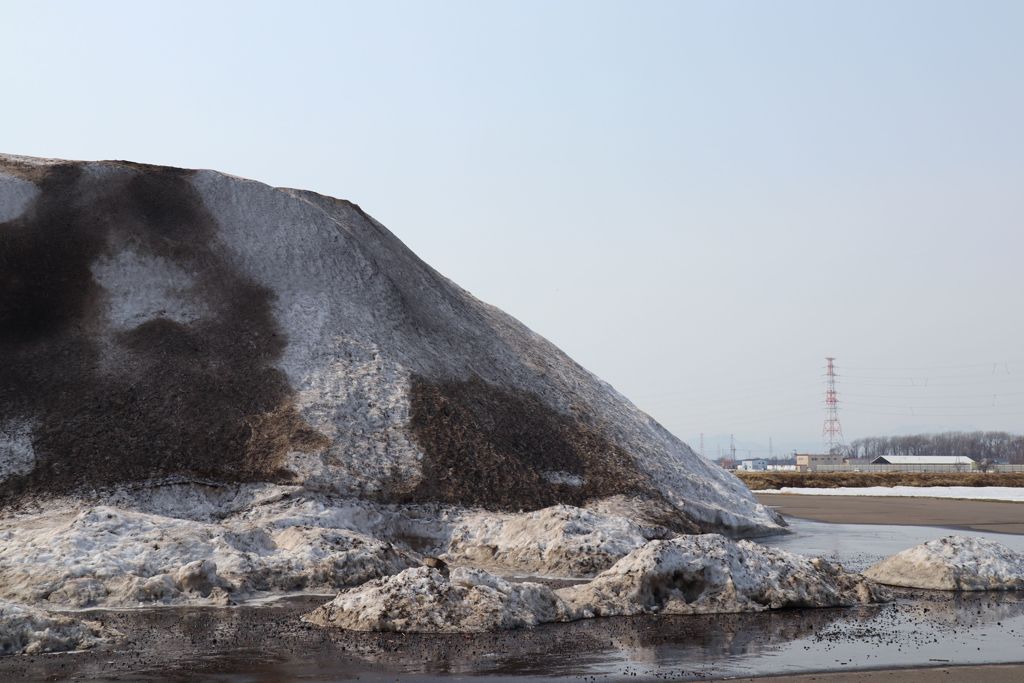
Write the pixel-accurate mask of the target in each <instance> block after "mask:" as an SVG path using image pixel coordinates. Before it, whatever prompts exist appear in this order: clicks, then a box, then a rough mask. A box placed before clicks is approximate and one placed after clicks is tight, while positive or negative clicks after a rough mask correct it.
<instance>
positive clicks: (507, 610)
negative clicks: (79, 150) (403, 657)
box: [305, 534, 889, 632]
mask: <svg viewBox="0 0 1024 683" xmlns="http://www.w3.org/2000/svg"><path fill="white" fill-rule="evenodd" d="M888 599H889V597H888V594H887V592H886V591H885V590H884V589H882V588H880V587H879V586H877V585H874V584H873V583H871V582H870V581H867V580H865V579H864V578H863V577H861V576H860V575H857V574H850V573H847V572H845V571H843V569H842V568H841V567H839V566H836V565H833V564H830V563H828V562H826V561H824V560H821V559H817V558H815V559H808V558H805V557H801V556H799V555H794V554H792V553H788V552H785V551H782V550H776V549H772V548H767V547H764V546H761V545H758V544H755V543H751V542H749V541H740V542H738V543H737V542H735V541H732V540H729V539H727V538H725V537H723V536H721V535H718V534H705V535H693V536H678V537H676V538H673V539H671V540H665V541H652V542H650V543H647V544H646V545H644V546H642V547H641V548H639V549H637V550H635V551H633V552H632V553H630V554H629V555H627V556H626V557H624V558H623V559H621V560H619V561H618V562H617V563H616V564H615V565H613V566H612V567H611V568H609V569H608V570H606V571H604V572H602V573H600V574H598V575H597V576H596V577H595V578H594V579H593V580H591V581H589V582H587V583H584V584H581V585H574V586H569V587H566V588H560V589H551V588H549V587H548V586H546V585H542V584H539V583H532V582H522V583H515V582H510V581H507V580H504V579H501V578H499V577H496V576H493V575H492V574H489V573H487V572H485V571H483V570H480V569H468V568H455V569H452V570H451V571H450V572H446V571H445V570H443V569H441V570H439V569H434V568H428V567H417V568H414V569H407V570H405V571H403V572H401V573H399V574H397V575H395V576H391V577H387V578H383V579H377V580H374V581H370V582H368V583H366V584H364V585H362V586H359V587H358V588H352V589H349V590H346V591H343V592H342V593H341V594H339V595H338V597H336V598H335V599H334V600H333V601H331V602H330V603H328V604H326V605H324V606H322V607H319V608H317V609H316V610H314V611H313V612H311V613H310V614H308V615H307V616H306V617H305V619H306V620H307V621H309V622H310V623H313V624H317V625H321V626H329V627H335V628H343V629H349V630H356V631H410V632H474V631H488V630H499V629H512V628H523V627H530V626H536V625H537V624H542V623H547V622H564V621H574V620H578V619H588V618H593V617H610V616H621V615H638V614H674V615H675V614H678V615H684V614H712V613H723V612H760V611H764V610H769V609H782V608H786V607H837V606H851V605H857V604H865V603H873V602H881V601H885V600H888Z"/></svg>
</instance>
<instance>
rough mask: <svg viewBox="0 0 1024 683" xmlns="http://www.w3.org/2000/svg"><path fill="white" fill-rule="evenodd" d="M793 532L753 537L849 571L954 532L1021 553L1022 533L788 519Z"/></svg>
mask: <svg viewBox="0 0 1024 683" xmlns="http://www.w3.org/2000/svg"><path fill="white" fill-rule="evenodd" d="M787 521H788V522H789V524H790V527H789V528H790V530H792V532H793V533H791V534H787V535H783V536H771V537H768V538H762V539H757V540H758V542H759V543H763V544H765V545H770V546H774V547H776V548H782V549H784V550H788V551H790V552H794V553H799V554H801V555H816V556H820V557H824V558H826V559H829V560H834V561H837V562H839V563H841V564H842V565H843V566H844V567H846V568H847V569H849V570H851V571H863V570H864V569H867V568H868V567H869V566H871V565H872V564H874V563H875V562H878V561H879V560H882V559H884V558H886V557H889V556H890V555H895V554H896V553H898V552H900V551H901V550H906V549H907V548H910V547H913V546H915V545H918V544H919V543H924V542H925V541H931V540H933V539H936V538H942V537H943V536H949V535H951V534H957V535H960V536H971V537H974V538H988V539H991V540H993V541H997V542H999V543H1002V544H1003V545H1005V546H1007V547H1009V548H1011V549H1013V550H1016V551H1018V552H1024V535H1020V534H997V533H992V532H987V531H972V530H967V529H944V528H941V527H933V526H883V525H880V524H831V523H828V522H813V521H810V520H805V519H796V518H789V519H788V520H787Z"/></svg>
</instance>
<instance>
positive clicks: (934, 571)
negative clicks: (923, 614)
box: [864, 536, 1024, 591]
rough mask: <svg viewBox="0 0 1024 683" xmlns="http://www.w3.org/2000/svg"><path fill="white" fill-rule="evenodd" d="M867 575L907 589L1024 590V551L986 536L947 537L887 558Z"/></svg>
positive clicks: (869, 570)
mask: <svg viewBox="0 0 1024 683" xmlns="http://www.w3.org/2000/svg"><path fill="white" fill-rule="evenodd" d="M864 575H865V576H867V577H869V578H871V579H873V580H875V581H877V582H879V583H884V584H888V585H891V586H906V587H908V588H926V589H931V590H949V591H988V590H1024V554H1021V553H1019V552H1016V551H1014V550H1011V549H1010V548H1007V547H1006V546H1005V545H1003V544H1001V543H997V542H995V541H990V540H988V539H986V538H972V537H967V536H947V537H945V538H939V539H936V540H934V541H928V542H927V543H922V544H920V545H916V546H914V547H913V548H908V549H907V550H904V551H903V552H900V553H897V554H895V555H893V556H892V557H889V558H886V559H884V560H882V561H881V562H879V563H878V564H875V565H873V566H872V567H869V568H868V569H867V570H866V571H865V572H864Z"/></svg>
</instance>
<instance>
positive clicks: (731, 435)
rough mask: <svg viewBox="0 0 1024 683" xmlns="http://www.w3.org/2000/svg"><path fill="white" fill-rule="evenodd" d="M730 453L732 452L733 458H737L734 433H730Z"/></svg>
mask: <svg viewBox="0 0 1024 683" xmlns="http://www.w3.org/2000/svg"><path fill="white" fill-rule="evenodd" d="M729 453H731V454H732V459H733V460H736V436H735V435H734V434H730V435H729Z"/></svg>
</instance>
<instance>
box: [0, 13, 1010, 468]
mask: <svg viewBox="0 0 1024 683" xmlns="http://www.w3.org/2000/svg"><path fill="white" fill-rule="evenodd" d="M0 28H2V30H3V39H2V40H0V64H2V65H3V66H2V68H0V88H2V89H0V92H2V93H3V94H4V102H3V106H2V107H0V150H3V151H7V152H12V153H20V154H30V155H38V156H55V157H65V158H84V159H94V158H128V159H133V160H138V161H146V162H151V163H160V164H173V165H180V166H189V167H210V168H217V169H219V170H223V171H228V172H231V173H236V174H239V175H243V176H247V177H252V178H256V179H258V180H262V181H265V182H268V183H271V184H275V185H288V186H295V187H303V188H309V189H313V190H317V191H320V192H323V193H326V194H331V195H335V196H339V197H344V198H348V199H351V200H353V201H356V202H358V203H359V204H361V205H362V206H363V208H365V209H366V210H367V211H369V212H370V213H371V214H373V215H374V216H376V217H377V218H378V219H380V220H381V221H382V222H383V223H384V224H385V225H387V226H388V227H389V228H390V229H391V230H392V231H394V232H395V233H396V234H397V235H398V236H399V237H400V238H402V239H403V240H404V241H405V242H406V243H407V244H408V245H409V246H410V247H411V248H413V249H414V250H415V251H416V252H417V253H419V254H420V256H422V257H423V258H424V259H425V260H427V261H428V262H429V263H431V264H432V265H433V266H435V267H436V268H438V269H439V270H440V271H441V272H443V273H445V274H446V275H448V276H449V277H451V278H452V279H454V280H455V281H457V282H458V283H460V284H461V285H462V286H464V287H466V288H467V289H469V290H470V291H472V292H473V293H474V294H476V295H477V296H479V297H480V298H482V299H484V300H486V301H489V302H491V303H494V304H496V305H498V306H501V307H502V308H504V309H505V310H507V311H508V312H510V313H512V314H513V315H515V316H517V317H518V318H520V319H521V320H523V321H524V322H525V323H527V324H528V325H530V326H531V327H533V328H534V329H535V330H537V331H538V332H540V333H541V334H544V335H545V336H547V337H549V338H550V339H552V340H553V341H554V342H555V343H557V344H559V345H560V346H562V347H563V348H564V349H565V350H566V351H568V352H569V353H570V354H571V355H573V356H574V357H575V358H576V359H577V360H579V361H580V362H581V363H582V364H584V365H585V366H587V367H588V368H590V369H591V370H593V371H595V372H596V373H598V374H599V375H601V376H602V377H604V378H605V379H607V380H608V381H610V382H611V383H612V384H614V385H615V386H616V387H617V388H618V389H619V390H621V391H622V392H623V393H625V394H626V395H627V396H630V397H631V398H633V399H634V401H635V402H636V403H638V404H639V405H640V406H641V407H642V408H644V409H646V410H648V411H649V412H651V413H652V414H653V415H654V416H655V417H656V418H658V419H659V420H660V421H662V422H663V423H664V424H665V425H666V426H667V427H669V428H670V429H671V430H673V431H674V432H675V433H677V434H678V435H679V436H681V437H683V438H684V439H686V440H688V441H689V442H690V443H691V445H693V446H694V447H697V445H698V439H699V434H700V432H702V431H703V432H706V433H707V435H708V436H707V444H706V450H707V452H708V453H709V454H710V455H714V454H715V452H716V448H717V446H718V444H719V443H721V444H722V445H723V446H725V445H726V442H727V436H725V437H724V438H722V439H719V440H716V438H715V436H713V435H728V434H729V433H730V432H734V433H735V434H736V436H737V440H738V442H739V447H740V451H741V453H742V452H744V451H745V450H747V449H750V450H751V451H753V452H758V451H759V450H764V449H766V447H767V442H768V437H769V436H772V437H774V445H775V449H776V452H781V451H784V450H788V449H792V448H801V449H803V448H810V447H813V446H815V445H816V444H818V443H819V441H820V439H819V434H820V430H821V419H822V408H821V396H820V394H821V391H822V389H823V387H822V384H821V378H820V376H819V375H820V372H821V366H822V357H823V356H825V355H834V356H836V357H838V359H839V360H838V363H839V366H840V368H841V370H845V371H846V374H847V376H846V377H845V378H844V380H845V383H844V384H841V385H840V389H841V392H843V393H841V397H842V398H843V399H845V400H846V401H847V403H846V404H845V405H844V406H843V411H842V414H841V415H842V418H843V424H844V428H845V432H846V436H847V438H848V439H849V438H854V437H857V436H864V435H869V434H876V433H887V432H905V431H909V430H917V429H921V430H941V429H947V428H992V429H1008V430H1011V431H1022V430H1024V425H1022V419H1021V418H1022V417H1024V349H1022V348H1021V341H1022V339H1024V316H1022V315H1021V312H1020V295H1021V293H1022V289H1024V288H1022V285H1021V276H1020V262H1021V256H1022V247H1024V230H1022V227H1024V226H1022V217H1024V132H1022V131H1024V123H1022V122H1024V41H1022V40H1021V36H1022V35H1024V3H1020V2H967V1H964V2H934V1H929V2H899V1H893V0H888V1H885V2H864V1H858V2H852V1H851V2H845V3H839V2H819V1H816V2H742V3H736V2H719V1H715V2H704V3H701V2H666V3H662V2H614V3H610V2H593V1H590V2H523V1H521V0H517V1H515V2H502V3H498V2H444V3H440V2H438V3H427V2H408V3H405V2H401V3H398V2H372V3H371V2H365V3H343V2H330V3H328V2H321V3H313V2H287V3H285V2H278V3H259V2H253V1H247V2H216V3H215V2H181V1H179V2H161V3H157V2H145V3H143V2H103V1H101V0H97V1H93V2H88V3H86V2H45V1H39V0H33V1H31V2H13V1H10V0H6V1H0ZM994 363H999V364H1000V365H993V364H994ZM875 368H877V369H875Z"/></svg>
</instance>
